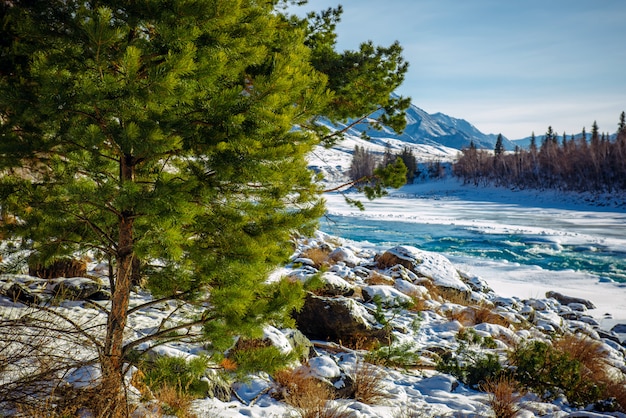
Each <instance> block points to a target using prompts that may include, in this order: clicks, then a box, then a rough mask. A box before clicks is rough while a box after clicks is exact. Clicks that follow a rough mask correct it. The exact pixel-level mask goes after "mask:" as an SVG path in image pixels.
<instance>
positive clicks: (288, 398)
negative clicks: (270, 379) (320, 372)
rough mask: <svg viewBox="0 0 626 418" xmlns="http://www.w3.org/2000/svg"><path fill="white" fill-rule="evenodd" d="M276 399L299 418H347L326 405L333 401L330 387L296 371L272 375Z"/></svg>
mask: <svg viewBox="0 0 626 418" xmlns="http://www.w3.org/2000/svg"><path fill="white" fill-rule="evenodd" d="M274 381H275V382H276V384H277V385H278V387H277V391H278V393H277V394H276V395H277V397H278V398H280V399H282V400H283V401H284V402H285V403H287V404H288V405H290V406H292V407H293V408H294V409H295V410H296V411H297V412H298V414H299V415H300V417H301V418H347V417H348V414H347V413H346V412H345V411H343V410H341V409H340V408H337V407H332V406H329V405H328V402H329V401H330V400H332V399H333V392H332V390H331V389H330V387H329V386H328V385H327V384H326V383H324V382H322V381H320V380H318V379H315V378H313V377H311V376H308V375H305V374H304V373H301V372H299V371H297V370H292V369H285V370H281V371H278V372H276V373H275V374H274Z"/></svg>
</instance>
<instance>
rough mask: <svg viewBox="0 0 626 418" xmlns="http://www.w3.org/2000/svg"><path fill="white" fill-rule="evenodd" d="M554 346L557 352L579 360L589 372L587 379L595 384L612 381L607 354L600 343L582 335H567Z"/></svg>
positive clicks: (555, 342)
mask: <svg viewBox="0 0 626 418" xmlns="http://www.w3.org/2000/svg"><path fill="white" fill-rule="evenodd" d="M553 345H554V348H556V349H557V350H559V351H561V352H564V353H567V354H569V355H570V356H571V358H572V359H574V360H578V361H579V362H580V363H581V364H582V365H583V366H584V368H585V370H586V371H587V376H585V377H586V378H589V379H591V380H593V381H594V382H607V381H610V380H611V378H610V376H609V374H608V361H607V358H606V354H605V352H604V350H603V348H602V344H601V343H600V342H599V341H596V340H594V339H592V338H589V337H587V336H586V335H582V334H567V335H564V336H562V337H561V338H559V339H557V340H556V341H554V343H553Z"/></svg>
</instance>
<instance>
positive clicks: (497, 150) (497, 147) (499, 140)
mask: <svg viewBox="0 0 626 418" xmlns="http://www.w3.org/2000/svg"><path fill="white" fill-rule="evenodd" d="M493 152H494V155H495V156H496V157H498V156H500V155H502V153H503V152H504V145H503V144H502V134H498V138H497V139H496V145H495V147H494V150H493Z"/></svg>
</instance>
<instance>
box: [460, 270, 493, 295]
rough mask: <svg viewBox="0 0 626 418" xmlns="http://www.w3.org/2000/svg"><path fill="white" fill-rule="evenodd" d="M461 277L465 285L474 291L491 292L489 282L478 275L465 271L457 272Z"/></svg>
mask: <svg viewBox="0 0 626 418" xmlns="http://www.w3.org/2000/svg"><path fill="white" fill-rule="evenodd" d="M459 274H460V276H461V279H463V282H465V284H466V285H468V286H469V287H470V289H472V290H473V291H474V292H480V293H493V289H491V288H490V287H489V284H488V283H487V282H486V281H485V280H484V279H482V278H481V277H478V276H473V275H469V274H468V273H465V272H459Z"/></svg>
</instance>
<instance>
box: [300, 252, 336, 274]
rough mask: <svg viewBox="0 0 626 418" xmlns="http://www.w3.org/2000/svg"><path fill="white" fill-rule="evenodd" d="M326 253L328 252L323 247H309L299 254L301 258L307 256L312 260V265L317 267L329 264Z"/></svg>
mask: <svg viewBox="0 0 626 418" xmlns="http://www.w3.org/2000/svg"><path fill="white" fill-rule="evenodd" d="M328 254H330V252H329V251H328V250H325V249H323V248H309V249H308V250H305V251H303V252H302V254H300V257H302V258H308V259H310V260H311V261H313V265H314V267H315V268H317V269H319V268H320V267H322V266H323V265H329V264H330V261H331V260H329V258H328Z"/></svg>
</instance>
